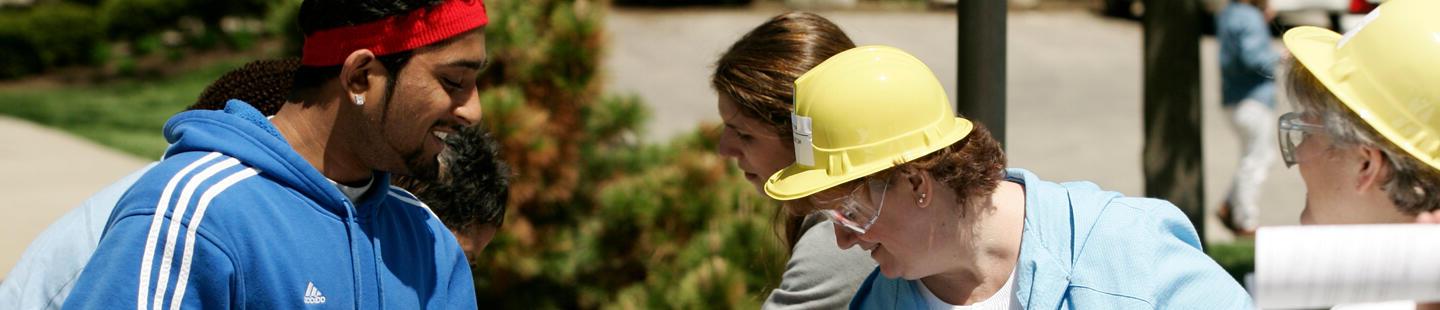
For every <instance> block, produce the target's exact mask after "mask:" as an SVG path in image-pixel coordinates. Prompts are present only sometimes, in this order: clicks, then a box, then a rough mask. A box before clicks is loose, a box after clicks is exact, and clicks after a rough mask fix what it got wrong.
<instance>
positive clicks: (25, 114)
mask: <svg viewBox="0 0 1440 310" xmlns="http://www.w3.org/2000/svg"><path fill="white" fill-rule="evenodd" d="M246 61H248V59H233V60H226V61H220V62H217V63H215V64H212V65H209V66H207V67H204V68H202V69H200V70H196V71H191V72H186V73H181V74H177V75H174V76H170V77H165V78H158V79H149V80H117V81H113V82H107V83H103V84H98V85H85V86H60V87H45V88H41V89H8V90H3V91H0V114H3V115H9V116H14V117H18V118H22V119H26V120H29V121H32V122H36V123H39V124H41V125H45V126H48V127H52V128H59V129H61V130H65V131H67V132H70V133H72V134H75V135H78V136H81V137H84V138H86V139H89V140H91V141H95V142H96V143H99V144H101V145H105V146H108V147H112V148H115V149H119V150H121V151H123V152H125V153H130V154H134V155H136V156H140V157H142V158H147V159H159V158H160V155H162V154H163V153H164V152H165V147H166V146H167V144H166V143H165V138H164V137H163V136H161V134H160V131H161V129H162V128H164V126H165V120H166V119H169V118H170V116H171V115H174V114H175V113H178V112H180V111H181V110H183V109H185V107H187V106H190V104H191V103H193V102H194V101H195V99H196V98H198V97H199V96H200V91H202V90H204V89H205V86H207V85H210V82H212V81H215V79H216V78H219V77H220V75H223V74H225V72H228V71H230V70H231V69H234V68H237V67H239V66H240V65H241V64H244V63H245V62H246Z"/></svg>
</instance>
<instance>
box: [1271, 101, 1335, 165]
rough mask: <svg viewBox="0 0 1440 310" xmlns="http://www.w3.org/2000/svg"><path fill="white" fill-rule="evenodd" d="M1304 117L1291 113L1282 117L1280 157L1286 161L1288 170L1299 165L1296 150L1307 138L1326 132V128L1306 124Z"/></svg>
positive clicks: (1297, 113)
mask: <svg viewBox="0 0 1440 310" xmlns="http://www.w3.org/2000/svg"><path fill="white" fill-rule="evenodd" d="M1302 115H1304V114H1301V113H1299V112H1290V113H1285V115H1281V116H1280V129H1279V130H1280V157H1282V158H1284V159H1285V167H1286V168H1289V167H1294V166H1295V164H1296V163H1298V161H1297V160H1296V159H1295V148H1296V147H1299V146H1300V143H1302V142H1304V140H1305V137H1306V136H1309V135H1310V134H1311V133H1314V132H1320V131H1322V130H1325V126H1321V125H1316V124H1311V123H1306V122H1305V120H1303V119H1301V118H1300V117H1301V116H1302Z"/></svg>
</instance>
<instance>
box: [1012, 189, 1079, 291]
mask: <svg viewBox="0 0 1440 310" xmlns="http://www.w3.org/2000/svg"><path fill="white" fill-rule="evenodd" d="M1005 178H1006V179H1007V180H1008V181H1012V182H1017V183H1020V184H1022V185H1024V186H1025V228H1024V230H1023V232H1022V237H1021V241H1020V258H1019V262H1017V264H1016V265H1015V268H1016V272H1015V296H1016V297H1017V298H1018V300H1019V301H1020V305H1022V306H1024V307H1025V309H1055V308H1058V307H1060V303H1061V301H1062V300H1064V298H1065V294H1066V290H1067V289H1068V288H1069V286H1070V272H1071V268H1072V266H1073V264H1074V260H1073V259H1072V258H1073V257H1074V256H1073V255H1072V253H1074V248H1075V247H1074V245H1075V242H1074V240H1073V238H1074V235H1075V234H1074V227H1073V226H1074V224H1075V223H1074V221H1073V218H1074V216H1073V215H1074V209H1073V208H1071V207H1070V206H1071V198H1070V195H1069V191H1068V190H1067V189H1066V188H1065V187H1064V186H1061V185H1060V184H1056V183H1053V182H1047V181H1043V180H1040V178H1039V177H1037V176H1035V174H1033V173H1031V172H1030V171H1026V170H1023V169H1006V171H1005ZM1056 208H1061V209H1063V210H1056Z"/></svg>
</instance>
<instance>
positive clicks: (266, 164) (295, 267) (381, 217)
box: [65, 100, 476, 309]
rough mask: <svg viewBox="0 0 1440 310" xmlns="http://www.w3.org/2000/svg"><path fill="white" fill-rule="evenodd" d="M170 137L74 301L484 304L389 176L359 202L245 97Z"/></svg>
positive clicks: (95, 305)
mask: <svg viewBox="0 0 1440 310" xmlns="http://www.w3.org/2000/svg"><path fill="white" fill-rule="evenodd" d="M165 138H166V140H168V141H169V142H170V143H171V144H172V146H171V147H170V149H169V150H167V151H166V154H165V159H164V160H162V161H161V162H160V163H159V164H158V165H157V166H155V167H154V168H153V169H151V170H150V171H149V172H147V173H146V174H145V175H144V176H142V177H141V178H140V180H139V181H138V182H137V183H135V185H134V186H133V187H131V188H130V190H129V191H128V192H126V193H125V195H124V196H123V197H121V199H120V202H119V204H118V205H117V206H116V208H115V211H114V212H113V213H112V214H111V216H110V220H109V223H108V224H107V225H106V231H105V233H104V235H103V236H102V237H101V240H100V244H99V248H98V249H97V250H96V252H95V254H94V256H93V257H92V259H91V260H90V263H89V265H87V266H86V267H85V271H84V272H83V273H82V274H81V276H80V279H79V280H78V281H79V283H77V284H76V286H75V289H74V291H73V293H72V295H71V296H70V298H69V299H68V300H67V301H66V303H65V308H67V309H118V308H129V307H136V309H178V308H187V309H191V308H251V309H308V308H325V309H421V308H441V309H474V308H476V304H475V288H474V283H472V279H471V274H470V266H469V264H468V263H467V261H466V259H465V255H464V254H463V253H462V252H461V251H460V247H459V245H458V244H457V243H456V241H455V238H454V236H452V235H451V234H450V232H449V230H447V229H446V228H445V227H444V225H442V224H441V223H440V221H439V220H438V219H436V218H435V217H434V216H433V214H431V213H430V211H429V209H428V208H426V207H424V205H423V204H421V203H420V202H419V201H418V200H417V199H416V198H415V196H413V195H410V194H409V193H408V192H406V191H404V190H401V189H399V188H397V187H392V186H390V185H389V175H388V174H386V173H381V172H376V173H375V176H374V179H373V180H374V181H373V183H372V185H371V187H370V189H369V191H367V192H366V193H365V194H363V195H362V196H361V197H360V199H359V202H353V201H350V200H349V199H348V198H346V197H345V195H344V194H342V193H341V192H340V191H339V190H338V189H337V188H335V186H334V185H333V184H332V183H330V182H329V180H328V179H326V178H325V176H323V175H321V174H320V172H319V171H317V170H316V169H315V168H314V167H311V166H310V164H309V163H308V162H306V161H305V159H303V158H301V157H300V155H299V154H297V153H296V152H295V151H294V150H293V149H291V148H290V145H289V144H287V143H286V142H285V140H284V138H283V137H282V136H281V135H280V134H279V132H278V131H276V130H275V127H274V126H272V125H271V124H270V122H269V121H268V120H267V119H266V118H265V117H264V116H262V115H261V114H260V112H259V111H256V110H255V109H254V108H252V107H250V106H249V105H248V104H245V103H244V102H240V101H236V100H232V101H230V102H229V104H228V105H227V106H226V107H225V110H224V111H190V112H184V113H180V114H178V115H176V116H174V117H172V118H171V119H170V120H169V121H168V122H167V123H166V124H165Z"/></svg>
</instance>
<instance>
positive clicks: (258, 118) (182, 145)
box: [165, 99, 390, 218]
mask: <svg viewBox="0 0 1440 310" xmlns="http://www.w3.org/2000/svg"><path fill="white" fill-rule="evenodd" d="M165 140H166V141H168V142H170V148H169V149H167V150H165V158H169V157H171V156H175V155H177V154H181V153H185V152H220V153H222V154H225V155H228V156H231V157H235V158H236V159H239V160H240V161H242V162H244V163H246V164H247V165H250V166H251V167H253V168H255V169H258V170H260V175H261V176H264V177H266V178H269V179H271V180H274V181H275V182H277V183H281V184H284V185H285V186H287V187H290V188H293V189H297V190H300V191H301V193H300V194H302V195H304V196H305V197H307V198H310V199H311V200H314V201H315V202H317V203H319V204H320V205H321V206H324V207H325V208H326V209H327V210H329V211H331V212H334V213H335V214H337V215H341V217H342V218H343V217H344V214H346V213H348V212H346V210H345V205H346V201H347V200H348V199H347V198H345V195H344V194H343V193H341V192H340V190H339V189H336V188H335V186H334V185H332V184H331V183H330V180H329V179H327V178H325V175H324V174H321V173H320V171H319V170H316V169H315V167H313V166H311V165H310V163H309V162H308V161H306V160H305V158H304V157H301V156H300V154H299V153H296V152H295V149H293V148H291V147H290V143H289V142H286V141H285V137H284V136H281V135H280V131H278V130H276V129H275V126H274V125H273V124H271V123H270V120H269V119H268V118H266V117H265V115H264V114H261V113H260V111H259V110H256V109H255V108H254V107H251V106H250V104H248V103H245V102H244V101H240V100H234V99H232V100H230V101H229V102H227V103H226V105H225V109H224V110H221V111H211V110H194V111H186V112H181V113H180V114H176V115H175V116H174V117H171V118H170V120H169V121H168V122H166V123H165ZM389 187H390V185H389V175H388V174H386V173H380V172H377V173H376V174H375V183H373V184H372V189H374V188H380V189H385V188H389ZM367 195H369V194H368V193H367Z"/></svg>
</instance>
